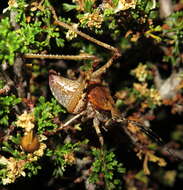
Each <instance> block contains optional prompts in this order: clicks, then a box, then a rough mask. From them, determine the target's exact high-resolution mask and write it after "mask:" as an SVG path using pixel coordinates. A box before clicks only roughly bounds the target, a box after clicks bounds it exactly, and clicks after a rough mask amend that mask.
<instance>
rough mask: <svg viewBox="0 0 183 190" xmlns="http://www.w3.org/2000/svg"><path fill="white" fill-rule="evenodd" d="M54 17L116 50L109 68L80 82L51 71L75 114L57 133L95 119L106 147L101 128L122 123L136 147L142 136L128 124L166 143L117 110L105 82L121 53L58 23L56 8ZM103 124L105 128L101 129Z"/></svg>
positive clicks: (57, 92)
mask: <svg viewBox="0 0 183 190" xmlns="http://www.w3.org/2000/svg"><path fill="white" fill-rule="evenodd" d="M50 9H51V11H52V14H53V18H54V23H55V24H56V25H58V26H61V27H64V28H66V29H69V30H72V31H73V32H75V33H76V34H78V35H80V36H81V37H83V38H85V39H87V40H89V41H91V42H93V43H95V44H97V45H99V46H102V47H104V48H105V49H108V50H110V51H112V57H111V58H110V59H109V60H108V61H107V63H106V64H105V65H103V66H102V67H100V68H99V69H98V70H96V71H94V72H88V73H85V75H83V76H82V75H81V77H80V78H79V79H78V80H70V79H68V78H64V77H62V76H59V75H58V74H57V73H56V72H54V71H50V75H49V86H50V89H51V91H52V93H53V95H54V97H55V98H56V99H57V100H58V102H59V103H60V104H62V105H63V106H64V107H65V108H66V109H67V111H68V112H69V113H72V114H75V116H73V117H72V118H71V119H70V120H68V121H67V122H66V123H64V124H63V125H62V126H60V127H59V128H58V129H57V131H59V130H62V129H63V127H65V126H67V125H70V124H72V123H73V122H74V121H76V120H77V119H79V118H81V120H82V121H84V120H87V119H92V120H93V126H94V128H95V131H96V133H97V135H98V136H99V142H100V144H101V146H102V147H103V145H104V138H103V136H102V135H101V127H104V128H107V127H108V126H109V125H111V124H112V123H118V124H121V126H122V127H123V130H124V131H125V133H126V134H127V135H128V136H129V137H130V138H131V139H132V141H133V143H134V144H136V145H137V144H138V143H137V142H138V137H136V136H135V135H133V134H132V133H131V132H130V131H129V130H128V129H127V128H126V127H125V125H124V124H129V123H130V124H132V125H136V126H137V127H139V128H140V130H141V131H143V132H144V133H145V134H147V135H149V136H150V137H151V138H152V139H154V140H155V141H156V142H158V143H160V144H162V140H161V139H160V138H159V137H158V136H157V135H156V134H154V133H153V132H152V131H151V130H150V129H149V128H146V127H145V126H144V125H142V124H141V123H138V122H135V121H132V120H128V119H126V118H125V117H123V116H122V115H121V113H120V112H119V111H118V109H117V108H116V107H115V103H114V100H113V98H112V96H111V93H110V90H109V88H108V87H107V86H106V85H104V84H103V82H102V74H103V73H105V72H106V70H107V69H108V68H109V67H110V66H111V65H112V64H113V62H114V60H116V59H117V58H118V57H120V56H121V53H120V51H119V50H118V49H117V48H115V47H113V46H111V45H108V44H106V43H104V42H101V41H99V40H96V39H95V38H92V37H91V36H89V35H87V34H85V33H83V32H81V31H78V30H77V29H75V28H73V27H72V26H70V25H68V24H66V23H64V22H61V21H59V20H58V18H57V15H56V13H55V11H54V9H52V8H50ZM25 57H26V58H51V59H69V60H72V59H73V60H79V59H93V60H96V57H95V56H93V55H88V54H85V55H83V56H81V55H79V56H64V55H61V56H52V55H51V56H50V55H32V54H27V55H25ZM101 125H102V126H101Z"/></svg>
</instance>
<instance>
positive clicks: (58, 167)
mask: <svg viewBox="0 0 183 190" xmlns="http://www.w3.org/2000/svg"><path fill="white" fill-rule="evenodd" d="M87 143H88V140H85V141H83V142H78V143H74V144H72V143H65V144H63V145H60V144H59V145H58V146H57V147H56V149H55V150H49V149H47V156H50V157H51V159H52V161H53V163H54V166H55V167H54V168H55V169H54V171H53V175H54V176H55V177H60V176H63V174H64V171H65V170H66V167H67V166H68V165H73V164H74V163H75V156H74V153H75V152H77V151H79V150H80V148H81V146H82V145H84V144H87Z"/></svg>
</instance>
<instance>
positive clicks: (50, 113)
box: [34, 96, 65, 134]
mask: <svg viewBox="0 0 183 190" xmlns="http://www.w3.org/2000/svg"><path fill="white" fill-rule="evenodd" d="M61 112H62V113H65V110H64V109H63V108H62V107H61V105H59V104H58V103H57V101H56V100H55V99H52V100H51V102H46V101H45V98H44V97H43V96H42V97H40V98H39V103H38V105H37V106H36V107H35V109H34V114H35V120H36V121H37V127H38V133H39V134H42V133H43V132H44V131H46V130H48V131H49V130H50V131H51V130H53V129H55V128H57V127H58V126H57V124H55V123H54V121H53V119H54V118H55V117H58V114H59V113H61Z"/></svg>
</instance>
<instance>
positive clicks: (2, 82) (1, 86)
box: [0, 80, 5, 89]
mask: <svg viewBox="0 0 183 190" xmlns="http://www.w3.org/2000/svg"><path fill="white" fill-rule="evenodd" d="M4 85H5V81H3V80H0V89H1V88H3V87H4Z"/></svg>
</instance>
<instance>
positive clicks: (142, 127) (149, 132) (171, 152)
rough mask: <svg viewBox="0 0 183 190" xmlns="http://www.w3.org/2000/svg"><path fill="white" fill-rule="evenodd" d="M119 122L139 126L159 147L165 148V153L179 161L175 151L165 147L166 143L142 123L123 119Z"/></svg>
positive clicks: (118, 120)
mask: <svg viewBox="0 0 183 190" xmlns="http://www.w3.org/2000/svg"><path fill="white" fill-rule="evenodd" d="M117 122H120V123H126V124H128V123H131V124H132V125H135V126H137V127H138V128H139V129H140V130H141V131H142V132H143V133H144V134H146V135H147V136H148V137H149V138H150V139H151V140H153V141H154V142H156V143H157V144H158V145H159V146H163V147H164V149H165V151H166V152H167V153H168V154H169V155H171V156H172V157H174V158H175V159H177V158H176V157H175V156H174V152H173V150H170V149H169V148H168V147H167V146H165V142H164V141H163V140H162V139H161V138H160V137H159V136H158V135H157V134H156V133H155V132H154V131H152V130H151V129H150V128H148V127H146V126H145V125H143V124H142V123H139V122H137V121H133V120H128V119H126V118H124V117H123V118H121V119H117Z"/></svg>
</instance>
